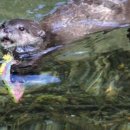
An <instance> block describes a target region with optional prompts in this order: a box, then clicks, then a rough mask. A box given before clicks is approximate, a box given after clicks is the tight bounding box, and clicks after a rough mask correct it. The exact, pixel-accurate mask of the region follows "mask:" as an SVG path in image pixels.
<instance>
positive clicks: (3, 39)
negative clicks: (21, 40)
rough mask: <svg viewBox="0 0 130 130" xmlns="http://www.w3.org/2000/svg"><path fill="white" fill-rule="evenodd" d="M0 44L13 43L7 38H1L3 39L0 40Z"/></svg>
mask: <svg viewBox="0 0 130 130" xmlns="http://www.w3.org/2000/svg"><path fill="white" fill-rule="evenodd" d="M1 42H4V43H10V44H13V43H14V41H13V40H11V39H10V38H9V37H8V36H6V37H3V38H2V39H1Z"/></svg>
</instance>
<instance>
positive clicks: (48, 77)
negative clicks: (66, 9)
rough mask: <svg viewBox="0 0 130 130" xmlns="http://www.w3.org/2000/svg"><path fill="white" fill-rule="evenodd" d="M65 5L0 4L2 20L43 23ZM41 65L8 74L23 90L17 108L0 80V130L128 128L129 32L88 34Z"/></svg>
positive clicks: (48, 1)
mask: <svg viewBox="0 0 130 130" xmlns="http://www.w3.org/2000/svg"><path fill="white" fill-rule="evenodd" d="M57 2H58V3H57ZM63 2H65V0H63V1H61V0H36V1H34V0H29V1H26V0H0V21H1V22H2V21H4V20H7V19H13V18H27V19H35V20H41V19H42V18H43V17H44V16H45V15H46V14H48V13H53V12H54V11H55V9H56V7H57V6H60V5H62V4H63ZM56 3H57V4H56ZM54 7H55V8H54ZM0 54H1V57H2V53H0ZM39 66H40V68H41V70H40V74H28V75H25V76H19V75H12V80H13V81H14V82H15V80H16V81H20V82H24V85H25V86H26V88H25V94H24V96H23V98H22V101H21V102H20V103H18V104H16V103H14V102H13V101H12V100H11V97H10V95H8V92H7V90H6V89H5V87H4V85H3V84H2V81H1V82H0V85H1V87H0V123H1V125H0V130H129V129H130V122H129V121H130V89H129V86H130V31H129V29H128V28H121V29H115V30H110V31H108V32H100V33H95V34H93V35H90V36H89V37H87V38H86V39H83V40H80V41H78V42H75V43H73V44H71V45H68V46H66V47H65V48H63V49H61V50H58V51H56V52H54V53H51V54H49V55H46V56H45V57H43V61H41V62H40V64H39Z"/></svg>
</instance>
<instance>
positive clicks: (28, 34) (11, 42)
mask: <svg viewBox="0 0 130 130" xmlns="http://www.w3.org/2000/svg"><path fill="white" fill-rule="evenodd" d="M44 38H45V32H44V31H43V30H42V28H41V26H40V24H39V23H38V22H35V21H32V20H25V19H13V20H10V21H7V22H4V23H3V24H1V26H0V42H1V45H2V47H4V49H7V50H9V49H10V48H15V47H19V46H26V45H33V44H41V43H43V41H44Z"/></svg>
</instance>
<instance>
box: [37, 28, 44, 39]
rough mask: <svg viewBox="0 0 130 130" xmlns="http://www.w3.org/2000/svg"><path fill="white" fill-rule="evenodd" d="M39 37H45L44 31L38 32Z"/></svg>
mask: <svg viewBox="0 0 130 130" xmlns="http://www.w3.org/2000/svg"><path fill="white" fill-rule="evenodd" d="M38 36H40V37H42V38H44V37H45V32H44V31H43V30H40V31H39V32H38Z"/></svg>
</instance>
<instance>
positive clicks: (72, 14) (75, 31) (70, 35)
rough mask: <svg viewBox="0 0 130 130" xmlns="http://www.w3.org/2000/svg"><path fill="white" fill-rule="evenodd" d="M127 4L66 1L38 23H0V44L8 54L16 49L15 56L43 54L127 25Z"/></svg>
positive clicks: (128, 1)
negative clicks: (93, 34) (96, 33)
mask: <svg viewBox="0 0 130 130" xmlns="http://www.w3.org/2000/svg"><path fill="white" fill-rule="evenodd" d="M129 6H130V0H68V1H67V2H66V3H65V4H64V5H62V6H60V7H58V8H57V10H56V11H55V12H54V13H52V14H49V15H47V16H45V17H44V18H43V20H41V21H40V22H38V21H33V20H26V19H13V20H9V21H6V22H4V23H3V24H2V25H1V26H0V41H1V45H2V47H4V49H6V50H7V51H9V52H10V53H14V51H15V52H17V53H16V57H17V55H18V54H23V55H22V56H21V57H22V58H24V57H26V56H27V55H26V54H28V53H29V56H30V55H31V56H32V59H33V54H34V53H35V56H36V54H38V53H39V52H43V53H41V55H42V54H46V53H48V52H51V51H54V50H56V49H57V48H58V47H59V45H63V46H64V45H66V44H70V43H72V42H74V41H76V40H79V39H82V38H84V37H86V36H88V35H89V34H92V33H95V32H99V31H105V30H109V29H115V28H120V27H126V26H129V24H130V8H129ZM60 47H61V46H60ZM48 48H51V49H50V50H49V51H48ZM46 50H47V51H46ZM41 55H40V56H41ZM37 57H39V55H38V56H37Z"/></svg>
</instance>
